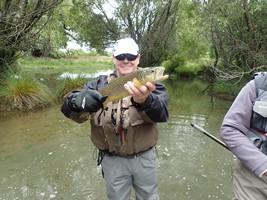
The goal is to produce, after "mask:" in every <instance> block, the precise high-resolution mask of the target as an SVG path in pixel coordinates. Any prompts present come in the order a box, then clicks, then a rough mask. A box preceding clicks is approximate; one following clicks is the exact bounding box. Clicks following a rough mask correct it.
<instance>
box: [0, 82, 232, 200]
mask: <svg viewBox="0 0 267 200" xmlns="http://www.w3.org/2000/svg"><path fill="white" fill-rule="evenodd" d="M165 84H166V86H167V90H168V93H169V100H170V101H169V112H170V118H169V121H168V122H167V123H162V124H159V129H160V136H159V141H158V145H157V160H158V189H159V193H160V197H161V199H163V200H177V199H179V200H188V199H189V200H206V199H211V200H214V199H220V200H227V199H232V197H233V193H232V160H233V156H232V154H231V153H230V152H228V151H227V150H226V149H224V148H223V147H221V146H220V145H219V144H217V143H215V142H214V141H212V140H211V139H209V138H208V137H207V136H205V135H203V134H202V133H200V132H198V131H197V130H195V129H194V128H192V127H191V123H195V124H197V125H199V126H201V127H203V128H205V129H206V130H207V131H209V132H210V133H211V134H213V135H214V136H216V137H219V129H220V124H221V122H222V119H223V116H224V114H225V113H226V111H227V109H228V108H229V107H230V105H231V102H229V101H224V100H220V99H216V98H211V97H210V96H208V95H207V94H202V93H201V91H202V90H204V89H205V87H206V84H205V83H201V82H198V81H177V80H176V81H171V80H169V81H168V82H165ZM0 127H1V129H0V162H1V164H0V200H14V199H23V200H24V199H27V200H28V199H38V200H39V199H41V200H42V199H44V200H47V199H67V200H68V199H76V200H82V199H86V200H102V199H106V194H105V185H104V180H103V178H102V176H101V169H100V167H98V166H97V165H96V160H95V157H96V154H95V148H94V146H93V145H92V143H91V141H90V139H89V134H90V128H89V124H88V123H84V124H76V123H75V122H72V121H71V120H69V119H67V118H65V117H64V116H63V115H62V113H61V112H60V105H57V106H54V107H51V108H47V109H43V110H40V111H36V112H28V113H17V114H12V115H11V114H7V115H4V114H1V118H0ZM132 199H134V198H133V195H132Z"/></svg>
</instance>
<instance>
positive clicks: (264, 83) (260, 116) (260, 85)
mask: <svg viewBox="0 0 267 200" xmlns="http://www.w3.org/2000/svg"><path fill="white" fill-rule="evenodd" d="M253 78H254V80H255V84H256V94H257V97H256V99H255V101H254V102H253V113H252V116H251V124H250V129H249V132H248V134H247V136H248V138H249V139H250V140H251V141H252V142H253V144H254V145H255V146H256V147H257V148H259V149H260V150H261V151H262V152H263V153H264V154H265V155H267V72H259V73H256V74H255V75H254V77H253Z"/></svg>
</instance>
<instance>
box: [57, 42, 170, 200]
mask: <svg viewBox="0 0 267 200" xmlns="http://www.w3.org/2000/svg"><path fill="white" fill-rule="evenodd" d="M138 51H139V48H138V45H137V44H136V43H135V41H134V40H133V39H131V38H124V39H121V40H118V42H117V45H116V48H115V51H114V54H113V56H112V57H113V62H114V65H115V68H116V69H115V71H114V72H113V73H112V74H110V75H109V76H104V75H101V76H99V77H98V78H97V79H96V80H92V81H89V82H87V83H86V84H85V86H84V89H83V90H82V91H73V92H71V93H70V94H69V95H68V96H67V97H66V99H65V101H64V104H63V105H62V108H61V111H62V112H63V114H64V115H65V116H66V117H69V118H71V119H73V120H74V121H76V122H78V123H82V122H84V121H86V120H87V119H88V118H89V115H90V123H91V141H92V142H93V144H94V145H95V146H96V148H98V149H99V157H98V164H100V163H101V167H102V172H103V177H104V179H105V182H106V190H107V195H108V199H111V200H120V199H121V200H126V199H129V198H130V190H131V186H133V188H134V190H135V195H136V199H138V200H141V199H144V200H149V199H150V200H152V199H153V200H155V199H159V195H158V192H157V175H156V160H155V152H154V146H155V145H156V142H157V139H158V130H157V127H156V122H166V121H167V119H168V110H167V106H168V96H167V93H166V89H165V87H164V85H163V84H161V83H157V84H153V83H151V82H148V83H147V84H146V85H144V86H141V87H137V86H135V85H134V84H133V83H132V82H128V83H127V84H125V85H124V88H125V90H127V91H128V93H129V95H130V96H129V97H126V98H123V99H122V100H119V101H116V102H111V103H108V104H107V108H105V110H102V109H100V108H101V107H102V102H103V101H105V97H103V96H102V95H101V94H100V93H99V92H98V90H100V89H101V88H103V87H104V86H105V85H107V84H108V83H109V82H110V81H112V79H113V78H116V77H120V76H124V75H126V74H128V73H130V72H132V71H135V70H137V66H138V64H139V60H140V54H139V53H138Z"/></svg>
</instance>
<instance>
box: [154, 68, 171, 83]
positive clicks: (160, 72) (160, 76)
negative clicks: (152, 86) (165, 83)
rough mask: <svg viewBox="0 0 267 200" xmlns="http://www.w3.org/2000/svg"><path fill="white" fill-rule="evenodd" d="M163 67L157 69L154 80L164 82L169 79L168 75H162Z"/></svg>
mask: <svg viewBox="0 0 267 200" xmlns="http://www.w3.org/2000/svg"><path fill="white" fill-rule="evenodd" d="M164 71H165V67H158V69H157V72H156V78H157V79H160V80H166V79H167V78H169V75H164Z"/></svg>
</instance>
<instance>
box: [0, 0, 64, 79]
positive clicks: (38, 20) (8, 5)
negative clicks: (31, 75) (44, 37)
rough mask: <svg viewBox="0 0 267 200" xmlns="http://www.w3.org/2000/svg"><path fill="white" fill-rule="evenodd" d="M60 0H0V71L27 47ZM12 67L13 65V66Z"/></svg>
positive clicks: (27, 48) (1, 72)
mask: <svg viewBox="0 0 267 200" xmlns="http://www.w3.org/2000/svg"><path fill="white" fill-rule="evenodd" d="M61 2H62V0H27V1H26V0H25V1H19V0H0V74H1V75H3V74H4V73H5V72H6V71H7V70H9V69H10V68H11V66H14V64H15V62H16V61H17V59H18V57H19V56H20V52H22V51H27V50H29V49H31V47H32V46H33V44H34V43H35V40H36V39H38V36H39V35H40V32H41V31H42V29H43V28H44V27H45V25H46V24H47V23H48V22H49V20H50V19H51V16H52V12H53V9H55V8H56V7H57V6H58V5H59V4H60V3H61ZM13 70H14V68H13Z"/></svg>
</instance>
